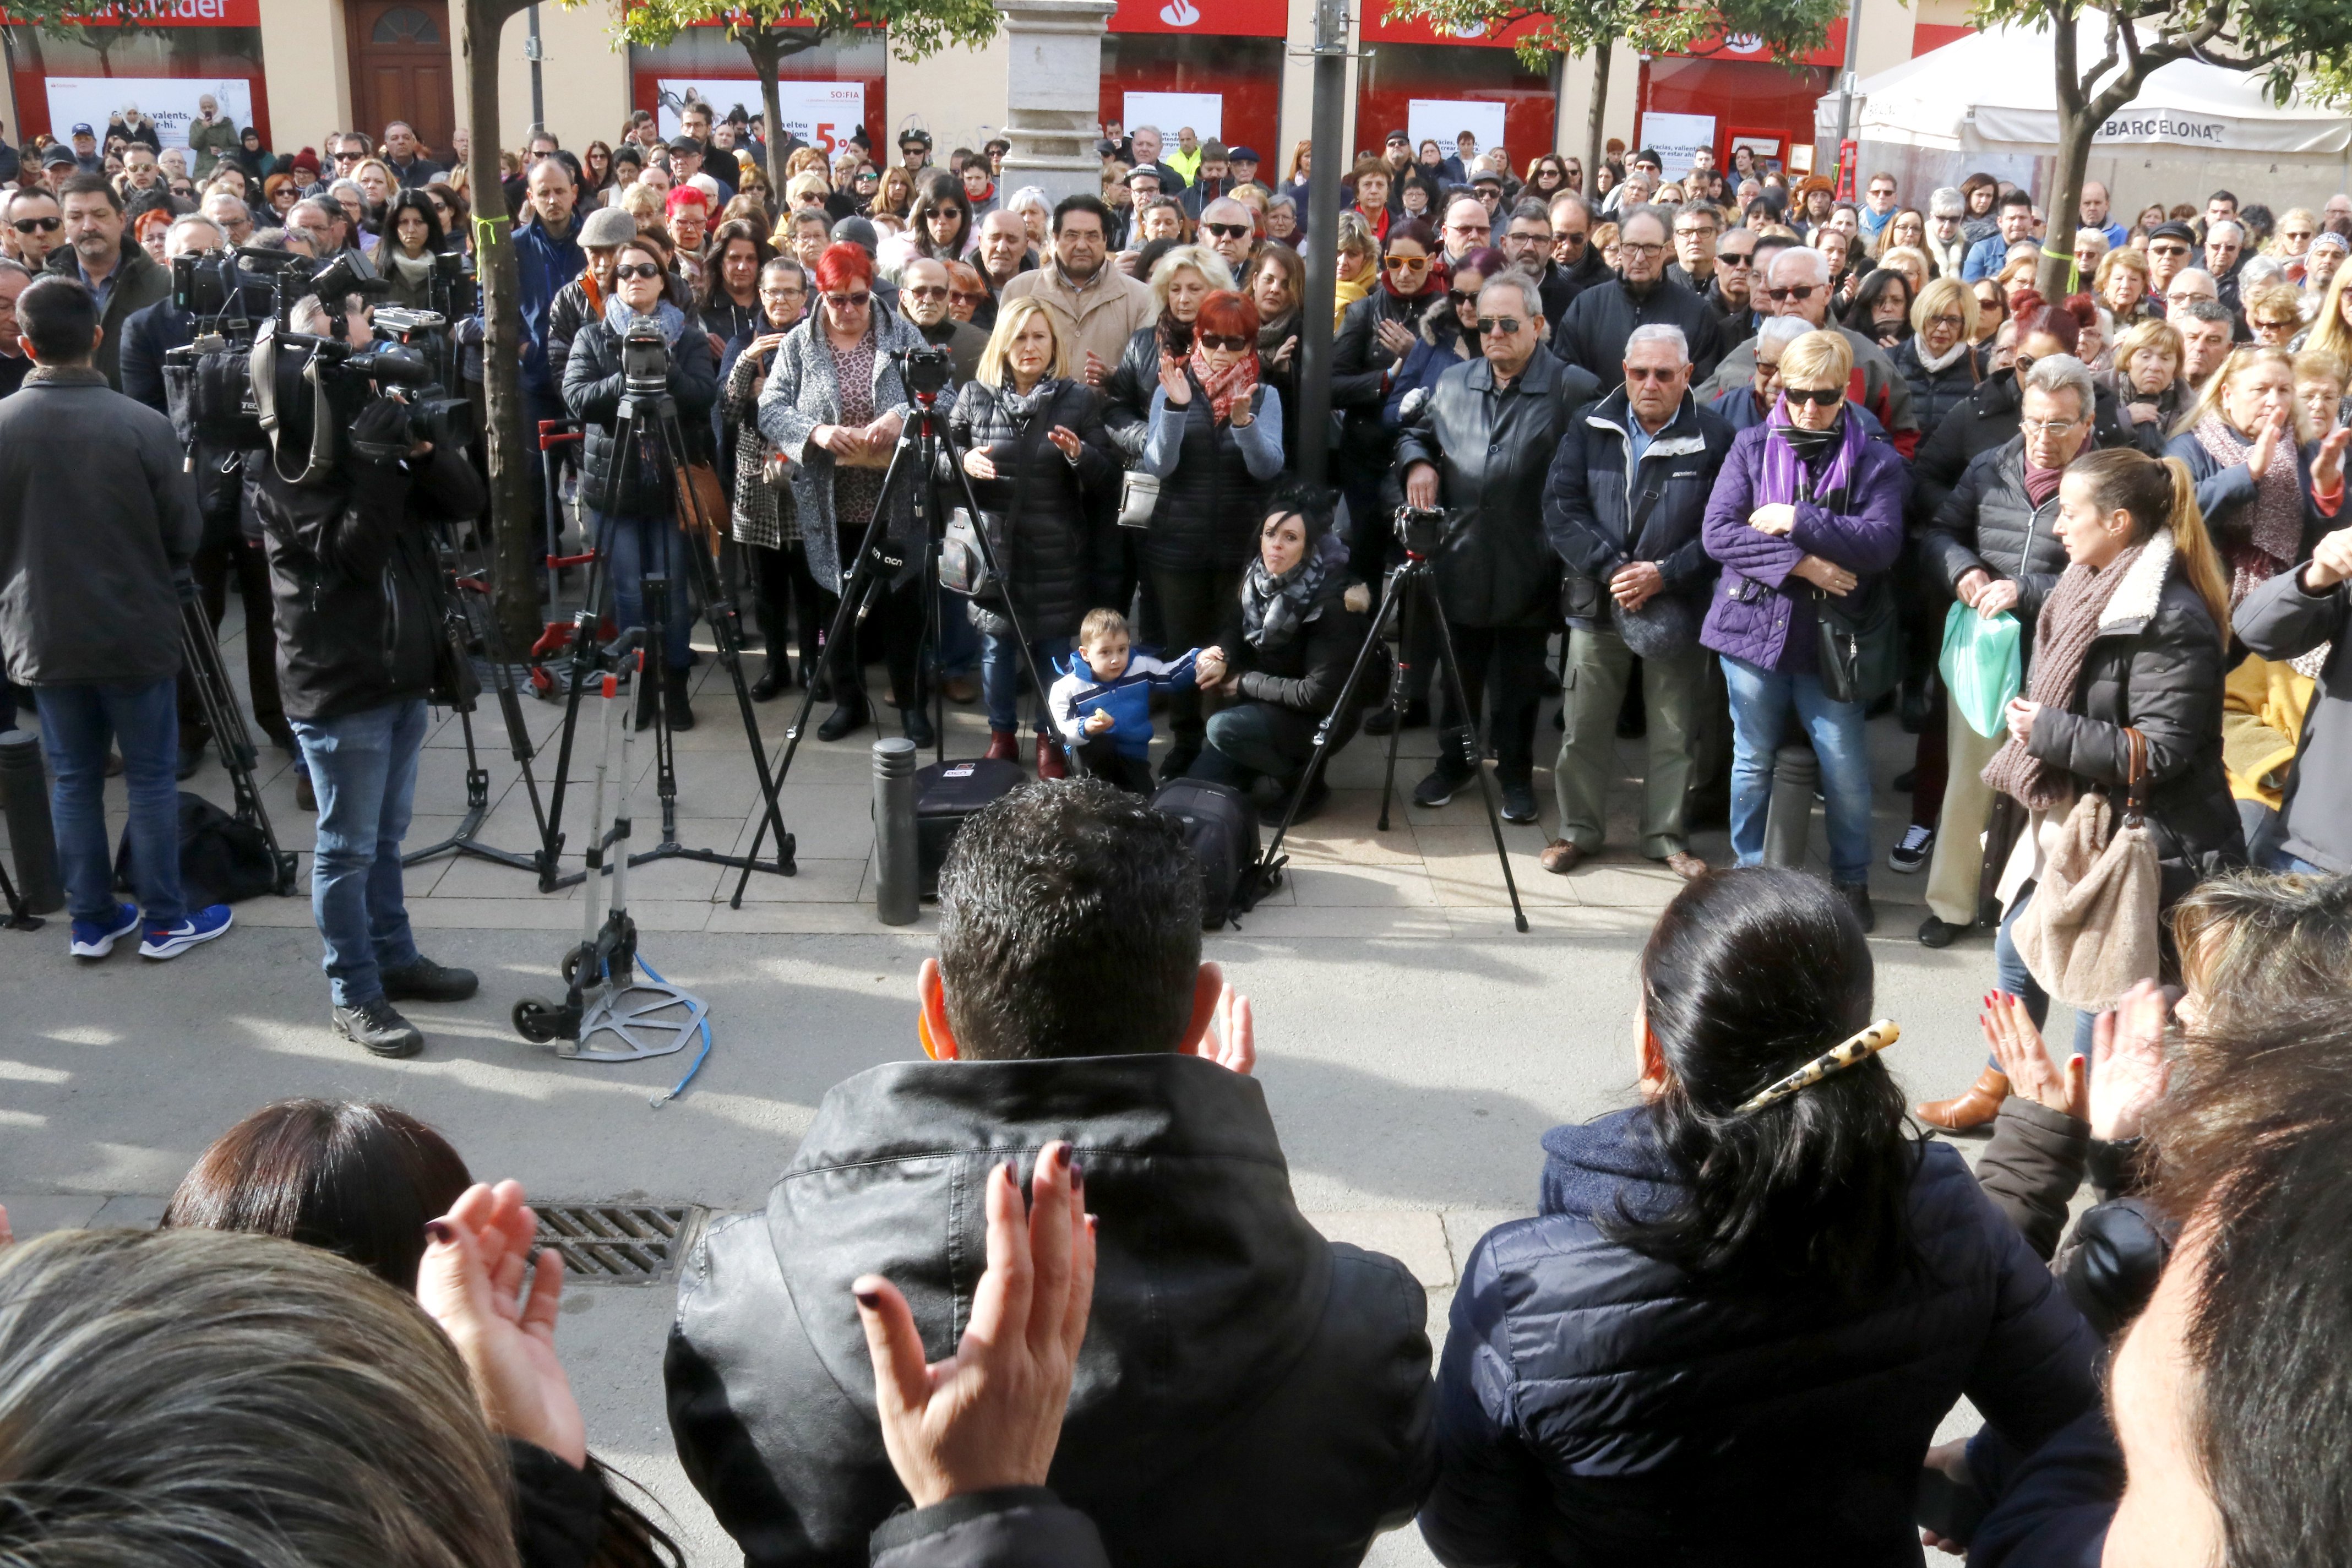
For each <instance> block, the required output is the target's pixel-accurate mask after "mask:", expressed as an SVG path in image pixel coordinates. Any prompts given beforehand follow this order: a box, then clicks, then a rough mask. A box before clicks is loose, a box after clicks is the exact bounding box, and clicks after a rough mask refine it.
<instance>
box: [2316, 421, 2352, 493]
mask: <svg viewBox="0 0 2352 1568" xmlns="http://www.w3.org/2000/svg"><path fill="white" fill-rule="evenodd" d="M2348 444H2352V425H2347V426H2344V427H2343V428H2342V429H2340V430H2331V431H2329V432H2328V433H2327V434H2326V436H2325V437H2321V439H2320V442H2319V449H2318V450H2317V451H2315V452H2314V453H2313V454H2312V455H2311V488H2312V490H2313V493H2315V494H2317V495H2323V496H2326V495H2334V494H2335V493H2336V491H2337V490H2338V489H2341V488H2342V487H2343V484H2344V448H2345V447H2346V446H2347V445H2348Z"/></svg>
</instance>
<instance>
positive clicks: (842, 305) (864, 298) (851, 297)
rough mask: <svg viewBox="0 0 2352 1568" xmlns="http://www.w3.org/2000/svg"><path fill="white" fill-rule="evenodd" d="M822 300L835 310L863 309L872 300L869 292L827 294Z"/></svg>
mask: <svg viewBox="0 0 2352 1568" xmlns="http://www.w3.org/2000/svg"><path fill="white" fill-rule="evenodd" d="M824 302H825V303H826V304H827V305H830V306H831V307H832V308H833V309H835V310H864V309H866V306H868V305H870V304H872V303H873V302H874V296H873V295H871V294H827V295H826V296H825V297H824Z"/></svg>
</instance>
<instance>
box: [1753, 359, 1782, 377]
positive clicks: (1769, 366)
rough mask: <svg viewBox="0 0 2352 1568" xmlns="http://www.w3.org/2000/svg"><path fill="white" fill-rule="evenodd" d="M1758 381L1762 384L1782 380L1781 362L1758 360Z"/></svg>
mask: <svg viewBox="0 0 2352 1568" xmlns="http://www.w3.org/2000/svg"><path fill="white" fill-rule="evenodd" d="M1756 379H1757V380H1758V381H1762V382H1769V381H1778V380H1780V361H1779V360H1776V359H1759V360H1758V361H1757V362H1756Z"/></svg>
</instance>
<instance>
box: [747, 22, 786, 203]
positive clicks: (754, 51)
mask: <svg viewBox="0 0 2352 1568" xmlns="http://www.w3.org/2000/svg"><path fill="white" fill-rule="evenodd" d="M743 50H744V52H745V53H746V54H748V55H750V56H751V69H752V70H753V71H754V72H755V73H756V74H757V75H758V76H759V79H760V124H761V129H762V130H764V131H765V132H767V148H768V189H769V191H770V193H771V195H770V197H769V199H770V201H771V202H772V203H773V204H774V206H775V210H776V212H777V213H779V214H781V213H782V212H783V211H784V136H783V130H784V127H783V119H784V104H783V97H782V94H781V93H780V92H778V91H777V89H776V76H777V72H778V68H779V67H780V66H781V65H782V61H783V50H782V48H781V47H778V41H777V39H776V37H774V35H773V34H772V33H770V32H769V30H768V28H767V26H765V25H764V24H762V25H761V26H758V27H756V28H755V29H753V30H751V31H748V32H746V33H745V34H744V35H743Z"/></svg>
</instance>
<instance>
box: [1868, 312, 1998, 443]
mask: <svg viewBox="0 0 2352 1568" xmlns="http://www.w3.org/2000/svg"><path fill="white" fill-rule="evenodd" d="M1981 355H1982V351H1981V350H1979V349H1970V350H1969V351H1968V352H1967V353H1958V354H1955V355H1953V356H1952V363H1949V364H1948V365H1946V366H1945V367H1944V368H1943V369H1941V370H1929V369H1928V368H1927V363H1926V362H1924V361H1923V360H1921V359H1920V357H1919V339H1918V337H1917V336H1916V334H1915V335H1913V336H1911V337H1907V338H1905V339H1904V340H1903V341H1902V342H1899V343H1897V344H1895V346H1894V347H1893V348H1891V349H1889V350H1887V351H1886V358H1887V360H1888V362H1889V363H1892V364H1893V365H1894V366H1895V374H1897V375H1899V376H1901V377H1902V378H1903V379H1904V381H1905V383H1906V384H1908V385H1909V386H1910V388H1911V417H1913V418H1914V419H1916V420H1917V421H1918V422H1919V428H1920V429H1922V430H1927V431H1930V432H1932V431H1934V430H1935V429H1936V428H1937V426H1940V425H1942V424H1943V422H1944V416H1946V415H1948V414H1949V413H1951V411H1952V410H1953V409H1955V408H1958V406H1959V405H1961V404H1963V403H1966V402H1967V401H1968V400H1969V398H1970V397H1972V396H1974V395H1976V390H1977V387H1978V385H1979V384H1980V383H1981V382H1982V381H1983V380H1984V365H1983V363H1981Z"/></svg>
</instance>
